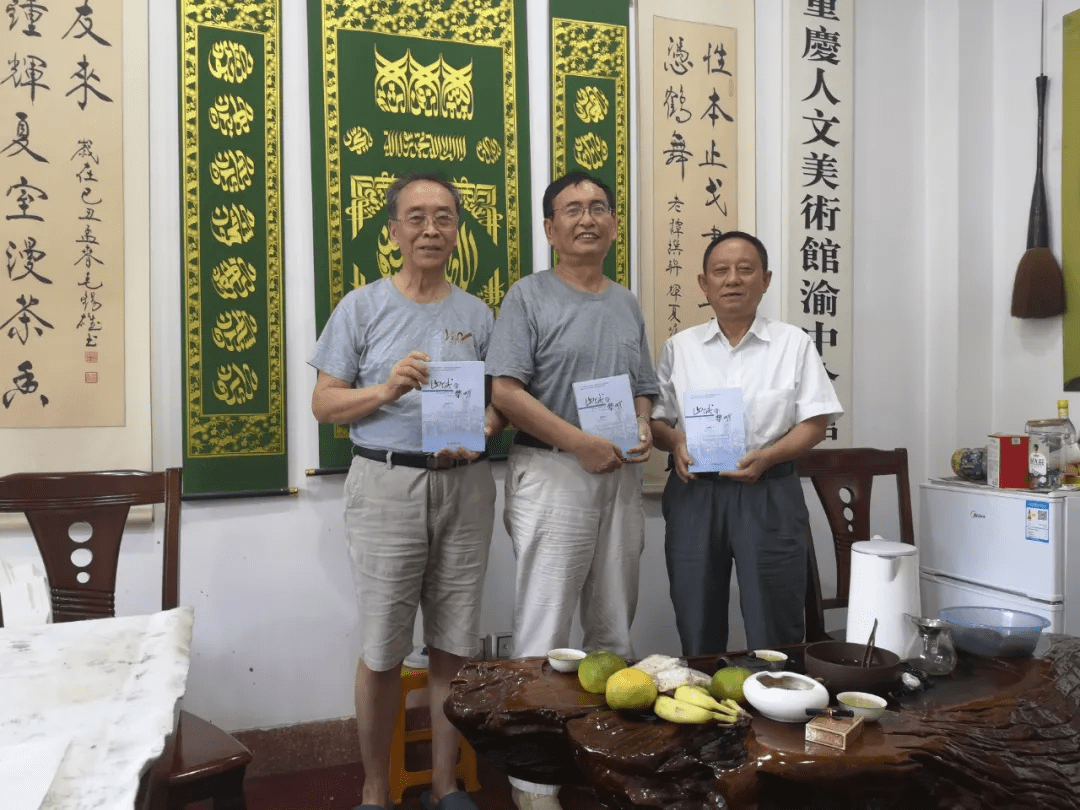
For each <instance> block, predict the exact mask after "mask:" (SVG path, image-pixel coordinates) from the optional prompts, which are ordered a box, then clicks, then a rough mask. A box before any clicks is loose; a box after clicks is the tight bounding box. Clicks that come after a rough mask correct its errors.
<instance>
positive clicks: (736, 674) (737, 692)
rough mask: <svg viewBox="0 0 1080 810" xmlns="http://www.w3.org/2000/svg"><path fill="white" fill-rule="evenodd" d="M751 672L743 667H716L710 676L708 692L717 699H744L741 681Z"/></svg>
mask: <svg viewBox="0 0 1080 810" xmlns="http://www.w3.org/2000/svg"><path fill="white" fill-rule="evenodd" d="M751 674H752V673H751V672H750V670H748V669H746V668H745V667H724V668H723V669H718V670H717V671H716V674H715V675H713V676H712V683H711V684H709V693H710V694H711V695H712V696H713V697H714V698H716V699H717V700H725V699H731V700H738V701H742V700H745V698H744V697H743V681H745V680H746V679H747V678H749V677H750V675H751Z"/></svg>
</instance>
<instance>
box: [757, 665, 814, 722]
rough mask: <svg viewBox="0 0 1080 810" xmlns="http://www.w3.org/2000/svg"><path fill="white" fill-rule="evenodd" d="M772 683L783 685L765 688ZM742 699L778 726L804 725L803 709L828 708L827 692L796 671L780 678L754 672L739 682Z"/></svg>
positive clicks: (807, 718)
mask: <svg viewBox="0 0 1080 810" xmlns="http://www.w3.org/2000/svg"><path fill="white" fill-rule="evenodd" d="M762 679H764V682H762ZM776 681H780V682H782V683H783V684H784V686H779V685H776V686H767V685H766V684H768V683H769V682H776ZM785 687H788V688H785ZM790 687H795V688H790ZM743 696H744V697H745V698H746V702H747V703H749V704H750V705H751V706H753V707H754V708H755V709H757V710H758V711H759V712H761V714H763V715H765V716H766V717H767V718H769V719H770V720H776V721H777V722H780V723H805V722H806V721H807V720H809V719H810V716H809V715H807V713H806V710H807V709H824V708H825V707H826V706H828V705H829V692H828V691H827V690H826V689H825V687H824V686H822V685H821V684H820V683H818V682H817V681H815V680H814V679H813V678H810V677H807V676H806V675H801V674H799V673H797V672H785V673H783V674H782V675H774V674H772V673H771V672H755V673H754V674H753V675H751V676H750V677H749V678H747V679H746V680H745V681H744V682H743Z"/></svg>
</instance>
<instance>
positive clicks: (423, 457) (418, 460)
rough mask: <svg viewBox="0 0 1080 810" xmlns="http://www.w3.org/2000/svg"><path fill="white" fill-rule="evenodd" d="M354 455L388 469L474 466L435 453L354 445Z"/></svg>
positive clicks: (483, 455) (482, 456) (464, 461)
mask: <svg viewBox="0 0 1080 810" xmlns="http://www.w3.org/2000/svg"><path fill="white" fill-rule="evenodd" d="M352 454H353V455H354V456H360V458H367V459H371V460H372V461H383V462H385V463H386V466H387V467H395V466H396V467H416V468H418V469H421V470H452V469H454V468H455V467H464V466H465V465H467V464H472V463H473V462H472V461H468V460H465V459H456V458H447V457H446V456H437V455H435V454H434V453H399V452H398V451H397V450H372V449H371V448H370V447H361V446H360V445H358V444H354V445H353V449H352ZM485 458H487V453H481V454H480V458H478V459H474V460H475V461H483V460H484V459H485Z"/></svg>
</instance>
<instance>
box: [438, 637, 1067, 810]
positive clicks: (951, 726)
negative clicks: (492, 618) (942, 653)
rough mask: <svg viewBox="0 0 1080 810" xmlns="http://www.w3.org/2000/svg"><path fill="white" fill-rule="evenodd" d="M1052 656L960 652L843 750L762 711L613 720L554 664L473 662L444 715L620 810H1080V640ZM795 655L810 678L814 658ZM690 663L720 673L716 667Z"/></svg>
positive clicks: (510, 759)
mask: <svg viewBox="0 0 1080 810" xmlns="http://www.w3.org/2000/svg"><path fill="white" fill-rule="evenodd" d="M1043 646H1044V647H1045V648H1046V649H1045V651H1044V652H1043V653H1042V654H1041V655H1039V657H1036V658H1013V659H993V658H982V657H979V656H969V655H966V654H963V653H961V654H960V658H959V663H958V665H957V668H956V670H955V671H954V672H953V673H952V674H951V675H948V676H943V677H938V678H934V679H932V685H931V686H930V688H928V689H926V690H920V691H916V692H913V693H910V694H902V695H898V696H896V697H893V698H891V699H890V702H889V708H888V709H887V710H886V713H885V715H884V716H883V717H882V718H881V720H880V721H878V722H876V723H871V724H868V725H866V726H865V727H864V730H863V733H862V734H861V735H860V737H859V738H858V739H857V740H856V741H855V742H854V744H852V745H851V746H849V748H848V749H847V750H844V751H840V750H836V749H832V748H827V747H825V746H823V745H820V744H817V743H807V742H806V741H805V739H804V733H805V728H804V726H803V725H802V724H790V723H778V722H774V721H771V720H768V719H766V718H764V717H762V716H760V715H759V714H757V713H756V712H753V714H754V717H753V720H752V722H750V723H747V724H745V725H743V726H738V727H735V728H730V729H725V728H722V727H719V726H715V725H706V726H699V725H677V724H674V723H668V722H666V721H663V720H659V719H658V718H656V717H654V716H652V715H651V714H650V713H647V712H643V713H623V712H612V711H610V710H609V709H607V707H606V705H605V703H604V700H603V696H602V695H593V694H590V693H588V692H585V691H584V690H583V689H582V688H581V686H580V684H579V683H578V680H577V677H576V676H575V675H573V674H570V675H565V674H562V673H558V672H554V671H553V670H552V669H551V668H550V666H549V665H548V664H547V662H546V659H543V658H526V659H517V660H501V661H478V662H472V663H470V664H468V665H466V667H465V668H464V669H463V670H462V671H461V672H460V673H459V675H458V677H457V679H456V680H455V681H454V685H453V689H452V692H451V695H450V697H449V699H448V700H447V702H446V707H445V708H446V713H447V715H448V716H449V717H450V719H451V720H452V721H453V722H454V724H455V725H456V726H457V727H458V728H459V729H460V730H461V731H462V733H463V734H464V735H465V737H466V738H467V739H468V740H469V742H470V743H472V745H473V747H474V748H476V750H477V751H478V752H479V753H480V754H481V755H483V756H485V757H487V758H488V759H490V760H492V761H493V762H494V763H495V764H496V765H498V766H499V767H500V768H502V769H503V770H504V771H505V772H506V773H508V774H509V775H511V776H517V777H520V778H524V779H529V780H531V781H538V782H551V783H560V784H567V783H583V784H587V785H589V786H591V787H592V789H593V791H594V792H595V794H596V796H597V798H598V800H599V801H600V802H601V803H602V804H604V805H605V806H607V807H612V808H637V807H650V808H659V807H663V808H668V810H691V809H693V810H698V808H714V809H715V810H721V808H728V807H730V808H738V809H739V810H742V808H747V809H753V808H781V807H783V808H798V807H807V808H810V807H813V808H890V807H895V808H904V810H908V808H950V810H952V809H953V808H983V807H992V808H995V810H1004V809H1005V808H1014V807H1015V808H1021V807H1024V808H1027V807H1038V808H1051V809H1052V810H1058V808H1060V810H1066V808H1069V809H1070V810H1071V809H1072V808H1076V807H1077V806H1078V802H1080V800H1078V799H1077V797H1078V796H1080V639H1078V638H1073V637H1065V636H1052V637H1050V638H1049V643H1048V644H1044V645H1043ZM788 652H789V654H790V655H791V658H790V659H789V668H791V669H793V670H795V671H801V667H802V660H801V648H790V649H788ZM690 664H691V665H692V666H694V667H695V668H697V669H700V670H702V671H704V672H712V671H714V670H715V667H716V661H715V658H707V659H702V658H699V659H691V661H690ZM897 687H898V689H899V687H900V684H899V683H898V684H897Z"/></svg>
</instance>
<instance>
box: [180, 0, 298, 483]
mask: <svg viewBox="0 0 1080 810" xmlns="http://www.w3.org/2000/svg"><path fill="white" fill-rule="evenodd" d="M179 10H180V37H181V144H182V155H181V172H182V188H181V194H182V197H183V199H182V206H181V211H182V217H183V221H182V223H181V224H182V233H183V239H182V241H183V245H182V248H183V279H182V288H183V306H184V312H183V346H184V364H183V373H184V491H185V493H199V492H223V491H245V490H247V491H250V490H274V489H281V488H282V487H283V486H284V485H285V483H286V481H287V477H288V465H287V461H288V458H287V455H286V437H285V354H284V327H285V323H284V321H285V301H284V289H283V286H282V258H281V257H282V227H281V129H280V116H281V87H280V76H281V52H280V44H281V17H280V7H279V2H278V0H248V2H243V3H237V2H233V1H232V0H180V7H179Z"/></svg>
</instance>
